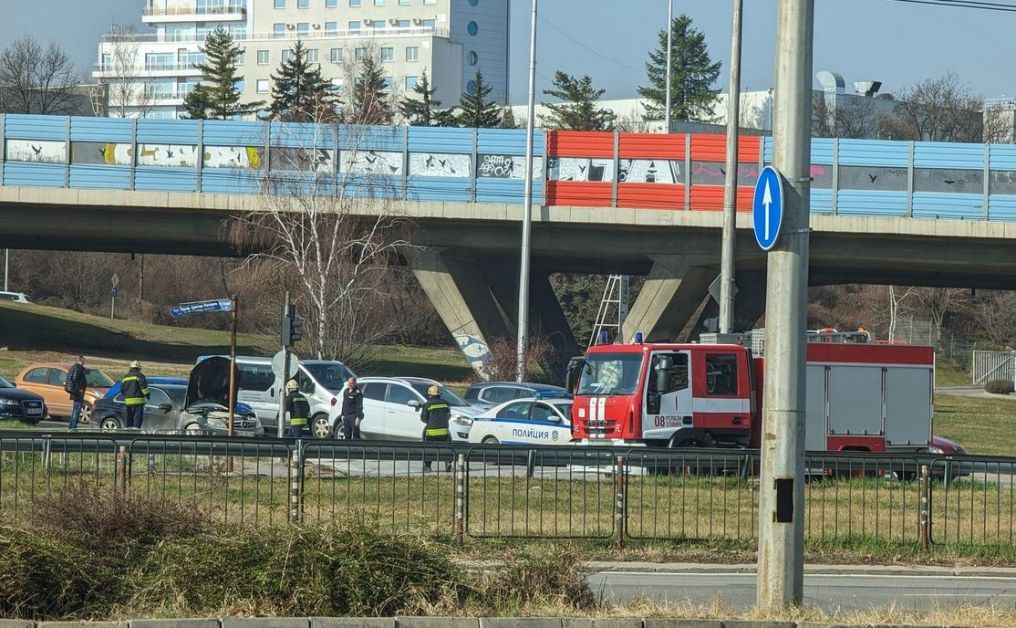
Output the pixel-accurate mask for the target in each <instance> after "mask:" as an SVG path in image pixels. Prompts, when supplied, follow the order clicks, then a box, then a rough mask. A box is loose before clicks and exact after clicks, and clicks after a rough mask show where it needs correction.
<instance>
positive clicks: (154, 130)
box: [138, 118, 198, 146]
mask: <svg viewBox="0 0 1016 628" xmlns="http://www.w3.org/2000/svg"><path fill="white" fill-rule="evenodd" d="M138 143H139V144H171V145H177V146H179V145H195V146H196V145H197V143H198V121H197V120H155V119H151V118H141V119H140V120H138Z"/></svg>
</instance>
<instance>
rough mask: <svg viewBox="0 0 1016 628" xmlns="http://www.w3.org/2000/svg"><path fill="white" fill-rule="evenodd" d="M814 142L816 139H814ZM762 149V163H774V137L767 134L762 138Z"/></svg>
mask: <svg viewBox="0 0 1016 628" xmlns="http://www.w3.org/2000/svg"><path fill="white" fill-rule="evenodd" d="M812 141H813V142H814V141H815V140H812ZM759 150H760V151H762V163H764V164H771V163H773V138H772V137H770V136H766V137H763V138H762V146H761V147H760V148H759Z"/></svg>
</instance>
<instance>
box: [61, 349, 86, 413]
mask: <svg viewBox="0 0 1016 628" xmlns="http://www.w3.org/2000/svg"><path fill="white" fill-rule="evenodd" d="M86 387H87V386H86V381H85V356H83V355H79V356H78V357H77V359H76V360H75V362H74V364H72V365H71V368H70V370H69V371H67V379H66V380H65V381H64V390H66V391H67V394H68V395H70V399H71V420H70V423H69V424H68V426H67V427H68V429H70V430H76V429H78V419H79V418H80V417H81V407H82V406H83V405H84V403H85V388H86Z"/></svg>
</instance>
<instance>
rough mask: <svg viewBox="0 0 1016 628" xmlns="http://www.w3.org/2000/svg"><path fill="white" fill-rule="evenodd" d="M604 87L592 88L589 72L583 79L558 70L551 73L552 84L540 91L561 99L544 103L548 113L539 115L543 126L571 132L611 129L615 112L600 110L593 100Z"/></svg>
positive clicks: (598, 96)
mask: <svg viewBox="0 0 1016 628" xmlns="http://www.w3.org/2000/svg"><path fill="white" fill-rule="evenodd" d="M603 92H604V90H602V89H594V88H593V79H591V78H589V76H588V75H586V76H583V77H582V78H575V77H574V76H572V75H570V74H567V73H565V72H562V71H561V70H558V71H557V72H555V73H554V87H553V88H552V89H545V90H543V93H544V94H546V95H547V96H552V97H554V98H556V99H558V100H560V101H561V102H559V103H544V105H543V106H544V107H546V108H547V109H549V110H550V111H551V113H550V115H548V116H540V118H541V122H542V123H543V125H544V126H546V127H549V128H552V129H568V130H571V131H610V130H613V128H614V118H615V116H614V112H613V111H611V110H610V109H600V108H598V107H597V106H596V101H597V100H599V99H600V96H602V95H603Z"/></svg>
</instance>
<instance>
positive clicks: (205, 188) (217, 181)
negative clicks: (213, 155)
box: [201, 168, 264, 195]
mask: <svg viewBox="0 0 1016 628" xmlns="http://www.w3.org/2000/svg"><path fill="white" fill-rule="evenodd" d="M263 177H264V173H263V172H262V171H260V170H246V169H238V168H203V169H202V170H201V191H202V192H205V193H206V194H252V195H253V194H259V193H260V192H261V183H262V180H263Z"/></svg>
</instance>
